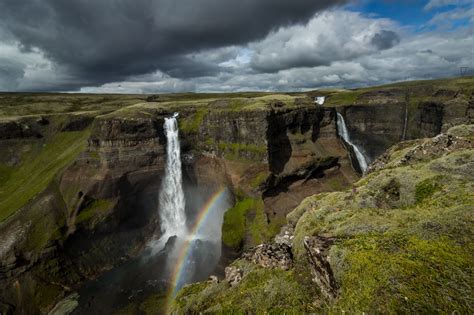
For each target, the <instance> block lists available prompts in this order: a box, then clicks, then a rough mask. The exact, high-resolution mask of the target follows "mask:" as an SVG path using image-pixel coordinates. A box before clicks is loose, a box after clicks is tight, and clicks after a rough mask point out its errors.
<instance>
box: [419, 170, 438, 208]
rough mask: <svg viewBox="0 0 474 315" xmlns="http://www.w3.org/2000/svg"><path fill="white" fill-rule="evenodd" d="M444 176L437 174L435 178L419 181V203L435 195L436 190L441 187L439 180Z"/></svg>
mask: <svg viewBox="0 0 474 315" xmlns="http://www.w3.org/2000/svg"><path fill="white" fill-rule="evenodd" d="M441 178H442V177H440V176H436V177H433V178H428V179H425V180H424V181H422V182H420V183H418V184H417V185H416V187H415V199H416V202H417V203H421V202H422V201H423V200H425V199H426V198H428V197H430V196H431V195H433V194H434V193H435V192H436V191H438V190H439V189H440V188H441V185H440V184H439V183H438V181H439V180H440V179H441Z"/></svg>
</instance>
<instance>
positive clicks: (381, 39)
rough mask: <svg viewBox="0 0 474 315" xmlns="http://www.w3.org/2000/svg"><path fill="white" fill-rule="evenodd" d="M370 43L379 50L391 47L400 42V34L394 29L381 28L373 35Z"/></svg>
mask: <svg viewBox="0 0 474 315" xmlns="http://www.w3.org/2000/svg"><path fill="white" fill-rule="evenodd" d="M370 43H371V44H372V45H374V46H375V47H377V48H378V49H379V50H384V49H389V48H392V47H393V46H395V45H397V44H398V43H400V36H398V34H397V33H395V32H394V31H388V30H381V31H380V32H378V33H376V34H375V35H374V36H373V37H372V39H371V40H370Z"/></svg>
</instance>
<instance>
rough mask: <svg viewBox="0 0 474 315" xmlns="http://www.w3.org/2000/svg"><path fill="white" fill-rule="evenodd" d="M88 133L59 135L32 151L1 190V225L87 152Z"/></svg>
mask: <svg viewBox="0 0 474 315" xmlns="http://www.w3.org/2000/svg"><path fill="white" fill-rule="evenodd" d="M88 136H89V132H88V131H74V132H60V133H58V134H56V135H54V136H52V138H51V139H49V140H48V141H46V142H45V143H44V145H43V146H42V147H41V148H39V149H37V150H33V151H31V152H30V153H29V154H28V155H27V156H26V157H25V158H24V159H23V163H22V165H20V166H19V167H16V168H15V169H14V170H11V171H10V174H9V176H8V179H7V180H6V181H5V182H3V183H2V186H1V187H0V222H1V221H3V220H5V219H6V218H7V217H9V216H10V215H12V214H13V213H14V212H15V211H16V210H18V209H19V208H21V207H23V206H24V205H26V204H27V203H28V201H30V200H31V199H32V198H34V197H35V196H36V195H37V194H39V193H40V192H42V191H43V190H44V189H46V187H47V186H48V184H49V183H51V181H52V180H53V179H54V177H55V176H56V175H57V174H58V172H59V171H60V170H62V169H63V168H64V167H66V166H67V165H68V164H69V163H71V162H72V161H73V160H74V158H75V157H76V156H77V155H78V154H79V153H80V152H82V151H84V150H85V148H86V139H87V138H88Z"/></svg>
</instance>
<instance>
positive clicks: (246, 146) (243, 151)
mask: <svg viewBox="0 0 474 315" xmlns="http://www.w3.org/2000/svg"><path fill="white" fill-rule="evenodd" d="M217 147H218V149H219V151H221V152H223V153H224V156H225V158H226V159H228V160H235V161H239V160H248V159H249V156H248V155H247V154H250V156H251V159H253V158H257V157H259V156H262V155H264V154H266V153H267V148H266V146H263V145H256V144H252V143H229V142H222V141H220V142H218V144H217Z"/></svg>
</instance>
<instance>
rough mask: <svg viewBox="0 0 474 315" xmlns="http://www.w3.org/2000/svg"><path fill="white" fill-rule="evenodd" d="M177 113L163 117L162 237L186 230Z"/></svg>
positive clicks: (183, 233) (183, 232)
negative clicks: (164, 151)
mask: <svg viewBox="0 0 474 315" xmlns="http://www.w3.org/2000/svg"><path fill="white" fill-rule="evenodd" d="M177 117H178V113H175V114H174V115H173V116H172V117H170V118H165V124H164V129H165V134H166V140H167V147H166V156H167V158H166V166H165V177H164V179H163V182H162V184H161V190H160V198H159V205H160V219H161V232H162V233H163V237H162V239H163V240H164V241H165V242H166V240H167V239H168V238H169V237H170V236H173V235H177V236H183V235H186V234H187V231H186V214H185V212H184V209H185V200H184V192H183V179H182V173H181V149H180V146H179V129H178V120H177V119H176V118H177Z"/></svg>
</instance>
